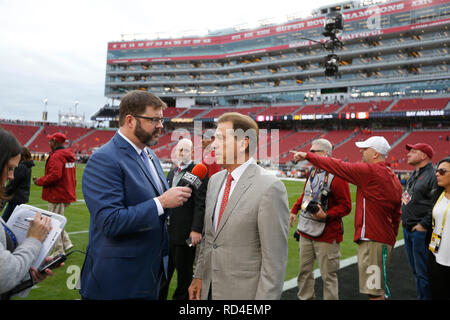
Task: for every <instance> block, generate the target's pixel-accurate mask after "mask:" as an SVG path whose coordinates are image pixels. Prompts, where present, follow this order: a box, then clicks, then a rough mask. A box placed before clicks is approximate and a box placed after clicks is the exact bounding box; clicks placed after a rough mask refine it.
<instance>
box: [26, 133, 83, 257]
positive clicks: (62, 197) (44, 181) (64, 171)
mask: <svg viewBox="0 0 450 320" xmlns="http://www.w3.org/2000/svg"><path fill="white" fill-rule="evenodd" d="M47 139H48V140H49V144H50V148H51V150H52V152H51V153H50V155H49V157H48V159H47V162H46V164H45V175H44V176H43V177H41V178H39V179H37V178H36V177H33V181H34V184H35V185H38V186H41V187H43V189H42V199H43V200H45V201H48V210H49V211H51V212H54V213H57V214H61V215H64V211H65V209H66V208H67V207H68V206H69V204H70V203H72V202H75V201H76V200H77V199H76V192H75V187H76V184H77V180H76V169H75V159H76V158H75V153H74V152H73V151H72V150H71V149H68V148H64V146H63V145H64V142H65V141H66V139H67V137H66V136H65V135H64V134H62V133H60V132H56V133H54V134H52V135H48V136H47ZM72 247H73V244H72V241H70V238H69V235H68V234H67V232H66V231H65V230H63V232H62V233H61V236H60V238H59V239H58V240H56V243H55V251H54V253H53V256H56V255H58V254H61V253H65V251H67V250H69V249H71V248H72Z"/></svg>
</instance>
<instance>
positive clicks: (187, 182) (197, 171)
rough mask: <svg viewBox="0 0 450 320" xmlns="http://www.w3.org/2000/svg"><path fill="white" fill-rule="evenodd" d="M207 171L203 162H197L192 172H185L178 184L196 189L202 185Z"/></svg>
mask: <svg viewBox="0 0 450 320" xmlns="http://www.w3.org/2000/svg"><path fill="white" fill-rule="evenodd" d="M207 173H208V168H206V166H205V165H204V164H203V163H199V164H197V165H196V166H195V167H194V168H193V169H192V172H186V173H185V174H184V175H183V177H182V178H181V181H180V183H179V184H178V185H179V186H183V187H191V188H194V189H195V190H198V188H200V186H201V185H202V180H203V179H205V177H206V174H207Z"/></svg>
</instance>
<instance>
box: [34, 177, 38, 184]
mask: <svg viewBox="0 0 450 320" xmlns="http://www.w3.org/2000/svg"><path fill="white" fill-rule="evenodd" d="M36 181H37V178H36V177H33V183H34V184H35V185H37V183H36Z"/></svg>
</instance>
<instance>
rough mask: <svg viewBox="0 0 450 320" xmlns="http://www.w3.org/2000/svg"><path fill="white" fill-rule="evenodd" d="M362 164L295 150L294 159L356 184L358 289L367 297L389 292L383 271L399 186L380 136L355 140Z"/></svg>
mask: <svg viewBox="0 0 450 320" xmlns="http://www.w3.org/2000/svg"><path fill="white" fill-rule="evenodd" d="M356 146H357V147H358V148H360V151H361V153H362V162H363V163H348V162H344V161H342V160H339V159H334V158H325V157H319V156H316V155H315V154H314V153H311V152H308V153H305V152H297V153H296V154H295V155H294V160H295V161H299V160H305V159H306V160H308V161H309V162H310V163H312V164H313V165H314V166H316V167H318V168H321V169H324V170H326V171H328V172H330V173H333V174H334V175H336V176H337V177H340V178H342V179H344V180H346V181H348V182H350V183H352V184H354V185H356V186H357V191H356V209H355V237H354V241H355V242H356V243H357V244H358V269H359V290H360V292H361V293H365V294H368V295H369V298H370V299H384V297H385V294H386V292H387V294H388V295H389V290H388V288H387V286H386V281H387V280H386V277H385V272H384V270H387V265H388V262H389V258H390V253H391V250H392V247H393V246H394V244H395V239H396V236H397V233H398V227H399V224H400V215H401V197H402V186H401V184H400V181H399V180H398V178H397V176H396V175H395V173H394V171H393V170H392V169H391V168H390V167H389V164H388V163H387V162H386V161H385V159H386V157H387V154H388V152H389V150H390V146H389V143H388V142H387V141H386V139H385V138H384V137H380V136H373V137H370V138H369V139H367V140H365V141H362V142H356Z"/></svg>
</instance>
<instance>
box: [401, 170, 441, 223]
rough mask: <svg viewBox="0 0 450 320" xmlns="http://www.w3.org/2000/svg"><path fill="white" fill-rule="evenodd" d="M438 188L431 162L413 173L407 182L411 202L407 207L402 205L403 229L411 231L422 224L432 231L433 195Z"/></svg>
mask: <svg viewBox="0 0 450 320" xmlns="http://www.w3.org/2000/svg"><path fill="white" fill-rule="evenodd" d="M437 188H438V186H437V180H436V172H435V170H434V166H433V164H432V163H431V162H430V163H428V164H427V165H426V166H424V167H422V168H420V169H419V171H417V172H416V171H414V172H413V174H412V175H411V177H410V178H409V179H408V181H407V182H406V191H407V192H408V193H409V195H410V196H411V201H409V203H408V204H407V205H405V204H404V203H403V204H402V224H403V228H406V229H407V230H409V231H411V229H412V227H414V226H415V225H416V224H418V223H420V224H421V225H422V226H423V227H424V228H425V229H427V230H430V229H431V213H432V210H433V206H434V202H435V200H434V199H433V194H434V193H435V191H436V189H437ZM433 200H434V201H433Z"/></svg>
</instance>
